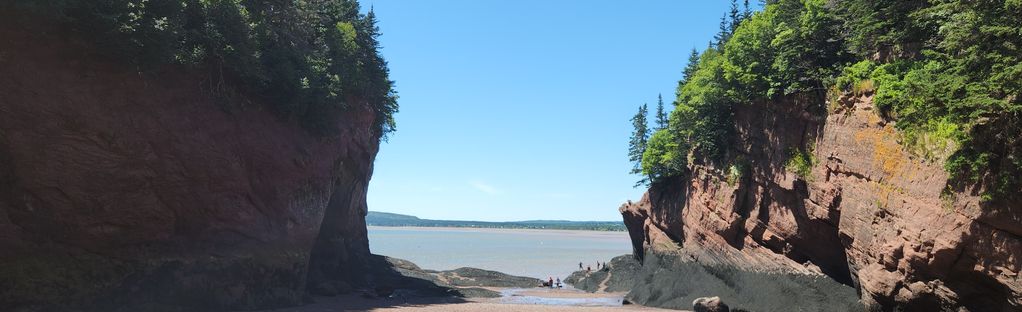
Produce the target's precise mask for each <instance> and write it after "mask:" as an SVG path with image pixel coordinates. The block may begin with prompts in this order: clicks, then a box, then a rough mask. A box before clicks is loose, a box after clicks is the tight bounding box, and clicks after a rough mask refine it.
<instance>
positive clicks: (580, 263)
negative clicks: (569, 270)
mask: <svg viewBox="0 0 1022 312" xmlns="http://www.w3.org/2000/svg"><path fill="white" fill-rule="evenodd" d="M578 269H579V270H581V269H582V262H579V263H578Z"/></svg>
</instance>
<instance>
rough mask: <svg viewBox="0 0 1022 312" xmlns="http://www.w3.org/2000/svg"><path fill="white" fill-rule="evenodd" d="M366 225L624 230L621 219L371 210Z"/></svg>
mask: <svg viewBox="0 0 1022 312" xmlns="http://www.w3.org/2000/svg"><path fill="white" fill-rule="evenodd" d="M366 225H372V226H423V227H470V228H494V229H550V230H591V231H624V230H625V225H624V223H623V222H621V221H567V220H527V221H511V222H486V221H457V220H430V219H420V218H419V217H416V216H409V215H403V214H396V213H389V212H379V211H370V212H369V213H368V214H367V215H366Z"/></svg>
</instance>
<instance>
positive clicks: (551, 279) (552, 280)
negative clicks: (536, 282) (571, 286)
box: [547, 277, 560, 288]
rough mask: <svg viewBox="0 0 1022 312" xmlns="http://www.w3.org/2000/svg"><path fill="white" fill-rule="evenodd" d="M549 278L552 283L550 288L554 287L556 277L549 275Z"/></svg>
mask: <svg viewBox="0 0 1022 312" xmlns="http://www.w3.org/2000/svg"><path fill="white" fill-rule="evenodd" d="M547 278H549V279H550V282H549V283H550V288H554V278H553V277H547ZM558 280H560V278H558Z"/></svg>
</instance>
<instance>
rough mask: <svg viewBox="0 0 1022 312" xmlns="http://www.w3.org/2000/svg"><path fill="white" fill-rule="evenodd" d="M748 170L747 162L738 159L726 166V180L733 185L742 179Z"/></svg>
mask: <svg viewBox="0 0 1022 312" xmlns="http://www.w3.org/2000/svg"><path fill="white" fill-rule="evenodd" d="M748 172H749V164H748V163H747V162H746V161H745V160H744V159H738V160H737V161H735V162H734V163H733V164H731V165H730V166H728V167H727V172H725V174H726V177H727V178H726V179H727V180H726V181H727V184H728V185H730V186H735V185H737V184H738V183H740V182H741V181H742V178H743V177H745V175H746V174H747V173H748Z"/></svg>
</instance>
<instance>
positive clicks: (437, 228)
mask: <svg viewBox="0 0 1022 312" xmlns="http://www.w3.org/2000/svg"><path fill="white" fill-rule="evenodd" d="M366 228H367V229H408V230H421V231H465V232H469V231H471V232H511V231H514V232H542V233H557V232H563V233H568V234H582V233H592V234H618V233H621V234H627V233H628V232H627V231H610V230H576V229H533V228H492V227H468V226H405V225H366Z"/></svg>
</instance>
